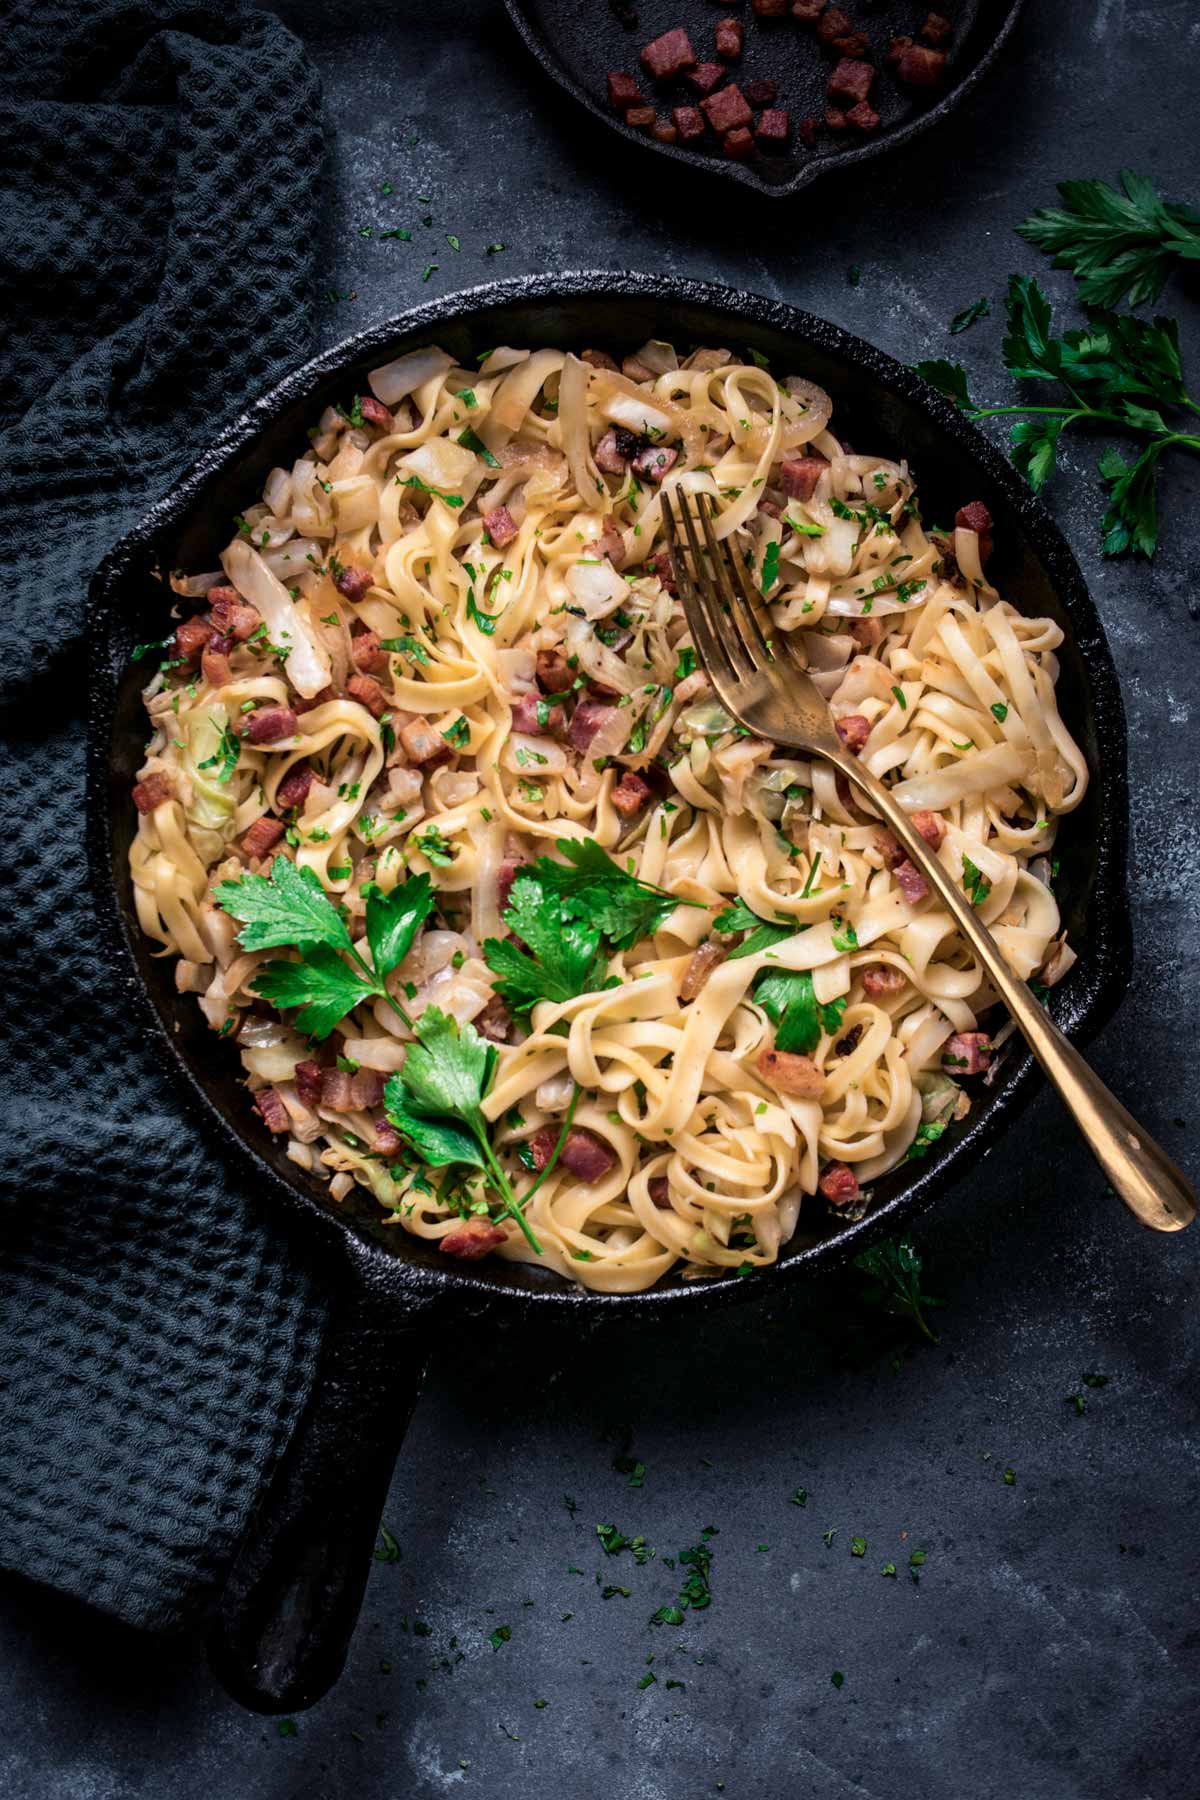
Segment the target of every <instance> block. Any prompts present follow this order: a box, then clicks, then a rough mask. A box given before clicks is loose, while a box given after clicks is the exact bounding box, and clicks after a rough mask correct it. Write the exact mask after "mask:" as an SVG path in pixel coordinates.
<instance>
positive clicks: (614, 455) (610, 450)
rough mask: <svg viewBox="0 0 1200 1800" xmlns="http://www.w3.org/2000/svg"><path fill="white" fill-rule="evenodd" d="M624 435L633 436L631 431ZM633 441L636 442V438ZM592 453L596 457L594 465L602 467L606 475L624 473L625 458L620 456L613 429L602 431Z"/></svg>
mask: <svg viewBox="0 0 1200 1800" xmlns="http://www.w3.org/2000/svg"><path fill="white" fill-rule="evenodd" d="M626 436H627V437H633V433H632V432H627V433H626ZM634 442H635V444H636V442H637V440H636V438H635V439H634ZM593 454H594V456H595V458H596V467H597V468H598V469H602V470H603V471H604V473H605V474H606V475H623V474H624V473H625V462H626V458H625V457H624V456H622V454H621V451H620V448H619V446H618V444H617V434H616V430H615V429H614V430H612V431H606V432H605V433H604V436H603V437H602V438H601V439H600V442H599V443H598V444H597V445H596V448H595V450H594V452H593Z"/></svg>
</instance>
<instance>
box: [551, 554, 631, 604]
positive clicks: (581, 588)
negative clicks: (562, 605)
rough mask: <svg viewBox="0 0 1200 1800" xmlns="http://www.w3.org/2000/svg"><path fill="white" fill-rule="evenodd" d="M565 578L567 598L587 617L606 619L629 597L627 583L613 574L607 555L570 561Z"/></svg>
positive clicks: (615, 573) (613, 570)
mask: <svg viewBox="0 0 1200 1800" xmlns="http://www.w3.org/2000/svg"><path fill="white" fill-rule="evenodd" d="M566 582H567V587H568V589H569V590H570V594H571V598H572V599H573V600H574V602H575V604H576V606H578V607H581V608H582V610H583V612H584V613H585V614H586V615H587V617H588V618H589V619H606V618H607V617H608V615H609V613H611V612H615V611H616V610H617V608H618V607H619V606H623V605H624V604H625V602H626V601H627V600H628V599H629V583H628V582H627V581H625V580H623V579H622V577H621V576H620V575H618V574H617V571H616V570H615V569H614V568H613V566H612V564H611V563H610V562H609V560H608V558H607V556H601V557H599V558H581V559H580V561H579V562H576V563H572V564H571V567H570V568H569V569H568V570H567V574H566Z"/></svg>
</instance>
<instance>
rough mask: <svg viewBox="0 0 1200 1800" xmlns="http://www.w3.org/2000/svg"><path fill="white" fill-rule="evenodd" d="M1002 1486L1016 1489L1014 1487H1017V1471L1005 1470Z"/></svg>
mask: <svg viewBox="0 0 1200 1800" xmlns="http://www.w3.org/2000/svg"><path fill="white" fill-rule="evenodd" d="M1004 1485H1005V1487H1016V1485H1017V1471H1016V1470H1015V1469H1005V1471H1004Z"/></svg>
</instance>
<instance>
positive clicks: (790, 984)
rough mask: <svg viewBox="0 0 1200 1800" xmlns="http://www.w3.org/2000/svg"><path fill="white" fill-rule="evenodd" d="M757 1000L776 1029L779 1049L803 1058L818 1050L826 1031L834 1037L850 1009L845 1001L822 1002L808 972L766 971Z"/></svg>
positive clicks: (758, 986) (757, 987)
mask: <svg viewBox="0 0 1200 1800" xmlns="http://www.w3.org/2000/svg"><path fill="white" fill-rule="evenodd" d="M754 998H755V1000H756V1001H757V1003H758V1005H759V1006H761V1007H762V1009H763V1011H764V1012H765V1013H766V1015H767V1017H768V1018H769V1019H770V1020H771V1023H772V1024H773V1025H774V1026H775V1048H776V1049H777V1050H783V1051H785V1052H787V1053H789V1054H798V1055H800V1056H808V1055H810V1054H811V1052H812V1051H813V1050H815V1049H816V1047H817V1045H818V1043H819V1042H820V1038H821V1033H822V1031H826V1032H828V1033H829V1035H830V1037H832V1036H833V1035H834V1033H835V1032H837V1031H838V1030H839V1029H840V1028H841V1023H842V1014H843V1013H844V1012H845V1010H846V1002H845V1000H844V999H841V1000H833V1001H830V1002H829V1004H828V1005H824V1004H820V1003H818V1001H817V997H816V994H815V993H814V992H813V978H812V975H811V973H810V972H809V970H807V969H763V970H762V971H761V972H760V973H759V976H758V979H757V981H756V982H755V985H754Z"/></svg>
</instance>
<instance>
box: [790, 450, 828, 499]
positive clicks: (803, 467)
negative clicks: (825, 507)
mask: <svg viewBox="0 0 1200 1800" xmlns="http://www.w3.org/2000/svg"><path fill="white" fill-rule="evenodd" d="M828 467H829V464H828V462H827V461H826V459H825V458H824V457H823V456H793V457H791V458H789V460H788V461H787V462H785V463H784V464H783V465H782V467H781V469H780V479H781V481H782V482H783V491H784V493H785V494H789V495H790V496H791V498H792V499H793V500H811V499H812V497H813V495H814V494H815V493H816V491H817V483H818V481H820V479H821V476H822V475H823V474H824V473H825V470H826V469H827V468H828Z"/></svg>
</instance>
